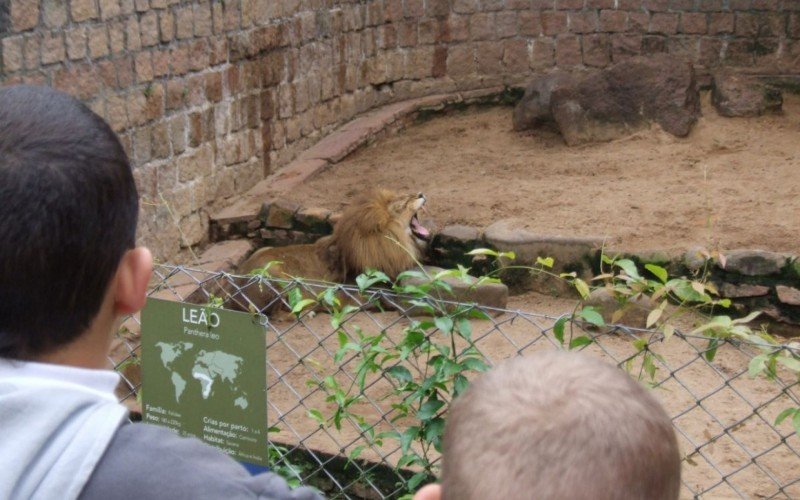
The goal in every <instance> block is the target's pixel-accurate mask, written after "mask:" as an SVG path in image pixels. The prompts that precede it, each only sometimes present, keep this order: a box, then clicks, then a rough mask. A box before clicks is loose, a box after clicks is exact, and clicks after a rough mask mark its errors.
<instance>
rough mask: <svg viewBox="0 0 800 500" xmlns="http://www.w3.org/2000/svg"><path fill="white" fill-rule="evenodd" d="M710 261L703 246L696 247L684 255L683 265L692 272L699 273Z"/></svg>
mask: <svg viewBox="0 0 800 500" xmlns="http://www.w3.org/2000/svg"><path fill="white" fill-rule="evenodd" d="M709 260H710V257H709V254H708V250H706V249H705V248H703V247H701V246H694V247H692V248H690V249H689V250H687V251H686V253H685V254H684V255H683V263H684V264H685V265H686V267H687V268H689V270H690V271H699V270H700V269H702V268H703V266H705V265H706V263H707V262H708V261H709Z"/></svg>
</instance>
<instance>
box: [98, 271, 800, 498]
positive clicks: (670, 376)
mask: <svg viewBox="0 0 800 500" xmlns="http://www.w3.org/2000/svg"><path fill="white" fill-rule="evenodd" d="M257 279H258V278H241V277H240V278H238V279H234V277H232V276H231V275H229V274H226V273H222V272H210V271H204V270H201V269H190V268H185V267H179V266H168V265H161V266H157V268H156V272H155V278H154V282H153V284H152V288H151V291H150V295H151V296H152V297H157V298H162V299H169V300H176V301H190V302H193V303H207V302H209V301H213V300H215V298H217V297H220V298H221V299H222V300H223V301H225V300H227V299H229V298H230V296H231V295H236V297H237V300H243V301H244V302H245V303H246V302H248V300H249V298H248V297H247V296H245V295H243V294H242V293H241V292H242V291H250V290H252V288H246V287H245V286H244V285H247V284H252V283H253V282H254V280H257ZM259 286H260V287H266V289H268V290H270V291H271V292H272V293H273V294H274V295H271V297H272V301H273V302H274V303H275V304H281V305H283V307H271V309H272V312H270V320H269V321H268V323H267V334H266V335H267V353H266V357H267V381H266V384H267V405H268V422H267V423H266V424H267V425H268V426H269V427H270V428H271V431H270V432H269V441H270V448H269V449H270V462H271V467H272V469H273V470H275V471H277V472H279V473H281V474H282V475H284V476H286V477H288V478H289V479H290V483H303V484H310V485H313V486H315V487H317V488H319V489H320V490H322V491H324V492H325V494H326V495H327V496H328V497H329V498H368V499H384V498H397V497H399V496H401V495H402V494H403V493H404V492H405V490H404V487H403V479H408V477H409V474H413V472H414V471H413V470H411V471H406V470H405V469H404V467H397V463H398V460H399V459H400V457H401V455H402V450H401V447H400V444H399V443H397V442H396V441H395V440H390V439H385V440H382V441H380V442H378V443H376V440H375V439H368V438H367V433H365V425H364V424H365V423H366V424H367V425H368V426H369V427H371V428H373V429H376V430H378V431H392V430H394V431H397V432H399V433H402V432H403V430H404V426H407V425H413V422H412V423H409V420H408V418H405V417H404V418H398V413H397V409H396V408H395V407H394V406H393V403H394V402H396V401H394V400H393V399H392V397H387V395H389V394H390V393H391V392H392V390H393V389H395V388H396V384H397V382H396V380H394V379H392V378H390V377H387V376H385V375H384V374H383V373H380V372H379V373H376V374H374V376H372V377H371V378H370V377H367V380H366V382H365V384H364V390H363V394H361V396H363V397H362V398H361V399H360V400H359V401H358V402H357V403H356V404H355V406H354V407H355V408H356V410H357V411H358V414H359V415H361V416H362V417H363V419H364V420H363V421H362V422H359V421H358V420H357V419H355V418H351V417H346V418H344V420H343V421H342V422H341V428H340V429H337V428H336V426H334V425H330V423H329V422H327V421H326V422H324V423H321V422H320V419H319V418H318V417H319V415H322V416H323V417H324V418H327V417H328V416H329V415H332V414H333V412H334V411H335V406H334V403H332V402H331V401H330V400H329V399H328V396H329V391H326V390H325V382H326V378H327V380H328V381H330V380H336V381H338V383H340V384H341V385H342V386H345V385H347V384H349V385H352V384H354V383H355V380H356V377H357V374H356V373H355V372H356V360H355V355H354V354H353V353H348V354H349V355H347V356H344V357H341V358H340V359H335V357H336V352H337V350H339V347H340V345H341V344H340V342H341V341H342V340H343V339H344V338H343V337H342V334H344V335H345V336H346V339H347V341H349V342H358V339H359V338H360V337H359V335H364V334H365V333H368V332H372V333H377V332H381V333H385V341H386V342H388V343H389V345H391V344H392V343H395V344H396V343H397V342H399V341H400V339H401V337H402V335H403V331H404V330H405V329H406V328H407V327H408V325H410V324H413V322H415V321H420V316H419V312H420V311H419V307H418V306H414V305H412V304H409V303H408V301H406V300H403V297H402V296H398V295H396V294H393V293H391V292H389V291H387V290H371V291H369V293H368V294H366V295H363V294H359V290H358V288H355V287H349V286H343V285H337V289H336V290H337V294H338V295H339V296H340V297H348V302H349V303H352V304H354V305H355V306H354V307H351V308H349V309H351V310H350V311H349V312H348V313H347V314H345V315H343V316H342V317H341V318H339V319H338V323H339V324H338V328H334V327H333V326H332V322H331V319H332V317H331V315H330V314H328V312H326V311H325V310H324V308H322V310H321V309H320V308H316V309H315V308H307V309H305V310H303V311H302V312H301V313H300V314H299V315H292V314H289V313H288V312H287V311H283V312H282V311H280V309H284V308H285V309H288V306H289V297H290V294H292V293H294V294H295V295H297V292H296V291H295V292H293V290H300V291H301V292H302V293H303V294H304V296H306V297H310V296H316V295H317V294H319V293H320V291H321V290H322V288H320V287H319V286H318V285H313V284H309V283H305V282H301V281H289V282H287V281H281V280H273V279H264V280H263V281H261V284H260V285H259ZM260 290H261V291H263V290H264V289H263V288H260ZM365 297H366V298H367V299H368V300H365ZM217 300H219V299H217ZM376 302H380V303H381V304H382V306H381V307H375V303H376ZM273 305H274V304H273ZM452 306H453V304H452V303H451V304H447V307H452ZM469 307H472V308H474V309H475V310H479V311H481V312H482V313H484V314H483V315H482V316H483V318H482V319H472V320H470V321H471V330H472V340H473V342H474V345H475V348H476V349H477V351H478V353H479V355H480V356H481V357H482V358H483V359H484V360H485V362H486V364H488V365H493V364H495V363H497V362H499V361H501V360H503V359H505V358H508V357H512V356H525V355H527V354H530V353H532V352H534V351H537V350H541V349H558V348H561V344H560V343H559V342H558V341H557V339H556V336H555V335H554V324H555V323H556V321H557V320H558V317H555V316H549V315H545V314H536V313H533V312H526V311H520V310H501V309H488V308H479V307H478V306H474V305H473V306H469ZM476 316H477V315H476ZM570 328H574V329H580V334H581V335H588V336H589V337H591V338H592V340H593V342H591V343H590V344H588V345H585V346H581V347H580V348H581V349H582V350H583V351H585V352H589V353H591V354H593V355H596V356H598V357H600V358H603V359H606V360H608V361H610V362H613V363H615V364H617V365H618V366H620V367H624V368H626V369H627V370H628V371H629V372H631V373H632V375H633V376H636V375H637V374H638V373H640V372H641V371H642V370H643V369H644V368H645V364H646V363H645V362H644V360H643V356H644V355H645V353H648V352H649V353H654V354H657V355H658V356H652V357H651V361H652V362H653V363H654V365H655V367H656V368H657V370H656V372H655V375H654V377H653V378H652V379H650V381H651V383H652V385H653V386H654V389H653V391H654V394H655V395H656V396H657V397H658V399H659V400H660V401H661V402H662V404H663V405H664V407H665V408H666V410H667V412H668V414H669V415H670V417H671V419H672V422H673V424H674V427H675V431H676V434H677V436H678V441H679V444H680V447H681V452H682V455H683V468H682V482H683V489H682V494H681V496H682V497H683V498H691V497H703V498H736V497H741V498H754V497H758V498H800V438H798V436H797V434H795V432H794V430H793V427H792V425H791V422H789V421H790V420H791V418H790V419H787V420H786V421H784V422H782V423H781V424H780V425H777V426H776V425H775V421H776V417H777V416H778V415H779V414H780V413H781V412H782V411H783V410H785V409H786V408H791V407H795V408H796V407H799V406H800V384H798V380H797V375H796V374H793V373H791V372H788V371H786V372H783V371H781V370H780V369H779V370H778V373H777V377H775V378H774V380H770V379H767V378H766V377H764V376H758V377H755V378H753V377H751V376H749V374H748V365H749V363H750V361H751V359H753V357H754V356H756V355H758V354H759V353H760V352H761V351H759V350H758V349H757V347H756V346H754V345H750V344H748V343H746V342H740V341H729V340H721V341H719V343H718V344H717V345H713V344H710V343H709V339H708V338H705V337H701V336H692V335H688V334H685V333H681V332H677V333H676V334H675V335H673V336H672V337H671V338H670V339H669V340H667V341H665V340H664V339H663V336H661V335H660V334H658V333H656V332H653V331H642V330H634V329H628V328H625V327H616V328H608V329H604V330H602V331H594V330H591V329H589V328H588V327H587V328H585V329H583V328H582V327H581V325H579V324H573V325H571V326H570ZM428 333H429V334H430V335H436V334H437V331H436V328H431V329H430V330H429V332H428ZM139 334H140V329H139V319H138V316H132V317H130V318H128V320H127V321H126V322H125V323H124V324H123V326H122V328H121V330H120V332H119V335H118V336H117V339H116V341H115V343H114V347H113V350H112V354H111V356H110V361H111V362H112V363H113V366H114V367H115V369H116V370H117V371H119V372H120V373H121V375H122V380H123V382H122V384H121V386H120V388H119V390H118V395H119V397H120V400H121V401H122V402H123V403H124V404H126V405H127V406H128V407H129V408H131V409H132V410H133V411H134V415H135V413H136V412H137V411H139V410H140V409H139V404H138V402H137V399H138V398H137V394H138V391H139V388H140V372H139V366H140V364H139V359H140V358H139V356H140V345H139ZM642 338H645V339H648V340H647V342H648V347H647V349H645V350H638V349H637V348H635V347H634V346H633V343H632V340H636V339H642ZM795 345H796V344H791V345H790V344H787V345H786V346H785V347H786V348H788V349H796V347H795ZM711 349H715V351H714V354H715V355H714V356H713V357H712V356H710V355H709V351H710V350H711ZM709 358H710V359H711V360H710V361H709ZM406 366H407V368H408V369H409V371H410V372H411V373H412V375H413V376H414V377H420V378H421V377H423V371H424V369H425V367H424V366H421V365H418V364H415V363H413V362H410V363H408V364H407V365H406ZM330 377H332V378H330ZM315 416H316V418H315ZM357 448H358V450H359V456H358V459H356V460H348V459H347V457H348V456H350V455H352V454H353V452H354V450H356V449H357ZM437 459H438V458H437V457H434V460H437Z"/></svg>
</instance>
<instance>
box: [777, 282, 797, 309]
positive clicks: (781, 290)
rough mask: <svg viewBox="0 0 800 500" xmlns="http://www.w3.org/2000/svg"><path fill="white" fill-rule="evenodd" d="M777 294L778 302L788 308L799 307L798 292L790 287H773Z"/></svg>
mask: <svg viewBox="0 0 800 500" xmlns="http://www.w3.org/2000/svg"><path fill="white" fill-rule="evenodd" d="M775 291H776V292H778V300H780V301H781V302H783V303H784V304H788V305H790V306H800V290H798V289H797V288H792V287H790V286H783V285H778V286H776V287H775Z"/></svg>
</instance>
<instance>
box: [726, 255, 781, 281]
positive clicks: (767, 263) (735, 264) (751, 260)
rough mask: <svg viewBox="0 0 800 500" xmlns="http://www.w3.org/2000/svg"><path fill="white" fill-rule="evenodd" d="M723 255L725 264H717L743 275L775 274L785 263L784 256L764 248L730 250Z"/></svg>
mask: <svg viewBox="0 0 800 500" xmlns="http://www.w3.org/2000/svg"><path fill="white" fill-rule="evenodd" d="M724 255H725V266H722V263H721V262H718V263H717V265H718V266H719V267H720V268H722V269H725V270H726V271H729V272H734V273H739V274H743V275H745V276H767V275H770V274H777V273H779V272H780V270H781V269H782V268H783V266H785V265H786V260H787V259H786V256H785V255H783V254H779V253H775V252H767V251H764V250H731V251H730V252H727V253H725V254H724Z"/></svg>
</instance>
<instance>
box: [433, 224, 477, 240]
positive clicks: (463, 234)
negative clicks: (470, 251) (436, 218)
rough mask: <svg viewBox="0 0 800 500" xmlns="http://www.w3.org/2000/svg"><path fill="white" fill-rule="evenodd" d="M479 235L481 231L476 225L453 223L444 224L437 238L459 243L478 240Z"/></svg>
mask: <svg viewBox="0 0 800 500" xmlns="http://www.w3.org/2000/svg"><path fill="white" fill-rule="evenodd" d="M480 237H481V231H480V229H478V228H477V227H473V226H464V225H461V224H454V225H452V226H445V228H444V229H442V230H441V231H440V232H439V238H440V239H441V240H442V242H443V243H449V242H453V241H456V242H460V243H468V242H471V241H476V240H479V239H480Z"/></svg>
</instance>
